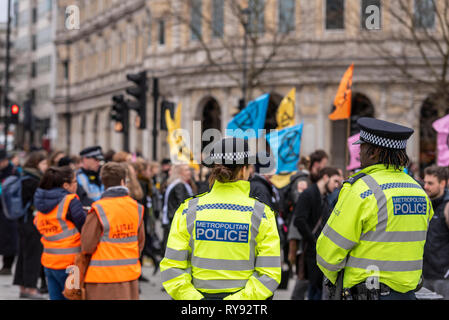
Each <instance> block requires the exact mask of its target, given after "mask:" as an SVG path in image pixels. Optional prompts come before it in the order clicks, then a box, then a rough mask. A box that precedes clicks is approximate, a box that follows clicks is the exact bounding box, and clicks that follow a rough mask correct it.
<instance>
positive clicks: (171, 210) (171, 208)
mask: <svg viewBox="0 0 449 320" xmlns="http://www.w3.org/2000/svg"><path fill="white" fill-rule="evenodd" d="M191 196H193V195H190V194H189V192H188V191H187V188H186V187H185V186H184V183H182V182H180V183H178V184H177V185H176V186H174V187H173V189H172V190H171V191H170V194H169V195H168V202H167V216H168V219H169V220H170V223H171V221H172V220H173V217H174V216H175V212H176V210H178V208H179V206H180V205H181V203H183V202H184V200H186V199H187V198H189V197H191Z"/></svg>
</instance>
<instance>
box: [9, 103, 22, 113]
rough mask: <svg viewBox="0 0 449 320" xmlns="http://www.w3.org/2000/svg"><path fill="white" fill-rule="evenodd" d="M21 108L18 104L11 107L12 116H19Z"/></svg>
mask: <svg viewBox="0 0 449 320" xmlns="http://www.w3.org/2000/svg"><path fill="white" fill-rule="evenodd" d="M19 111H20V108H19V106H18V105H17V104H13V105H12V106H11V114H13V115H16V114H19Z"/></svg>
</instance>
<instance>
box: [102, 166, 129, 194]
mask: <svg viewBox="0 0 449 320" xmlns="http://www.w3.org/2000/svg"><path fill="white" fill-rule="evenodd" d="M127 175H128V168H127V165H126V164H125V163H119V162H108V163H106V164H105V165H104V166H103V167H102V168H101V171H100V179H101V182H102V183H103V185H104V188H105V189H108V188H110V187H115V186H120V184H121V181H122V180H123V181H126V177H127Z"/></svg>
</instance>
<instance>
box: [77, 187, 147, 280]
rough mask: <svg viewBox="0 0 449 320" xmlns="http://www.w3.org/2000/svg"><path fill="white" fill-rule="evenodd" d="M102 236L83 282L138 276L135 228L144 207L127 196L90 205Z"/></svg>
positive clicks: (139, 270)
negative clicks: (101, 230) (101, 227)
mask: <svg viewBox="0 0 449 320" xmlns="http://www.w3.org/2000/svg"><path fill="white" fill-rule="evenodd" d="M92 213H95V214H96V215H97V217H98V219H99V220H100V223H101V225H102V226H103V234H102V236H101V238H100V242H99V243H98V245H97V249H96V250H95V252H94V253H93V254H92V258H91V260H90V264H89V268H88V269H87V272H86V277H85V279H84V282H86V283H115V282H127V281H133V280H136V279H138V278H139V276H140V274H141V265H140V261H139V257H140V252H139V243H138V229H139V226H140V224H141V223H142V219H143V206H142V205H140V204H138V203H137V202H136V201H135V200H133V199H132V198H131V197H129V196H124V197H106V198H103V199H101V200H98V201H96V202H94V203H93V204H92V209H91V212H90V213H89V214H92Z"/></svg>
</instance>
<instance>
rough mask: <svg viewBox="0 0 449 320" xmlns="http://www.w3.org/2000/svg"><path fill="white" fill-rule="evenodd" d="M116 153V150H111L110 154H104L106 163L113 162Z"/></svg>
mask: <svg viewBox="0 0 449 320" xmlns="http://www.w3.org/2000/svg"><path fill="white" fill-rule="evenodd" d="M114 154H115V151H114V150H112V149H111V150H109V151H108V152H106V153H105V154H104V161H106V162H111V161H112V158H113V157H114Z"/></svg>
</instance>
